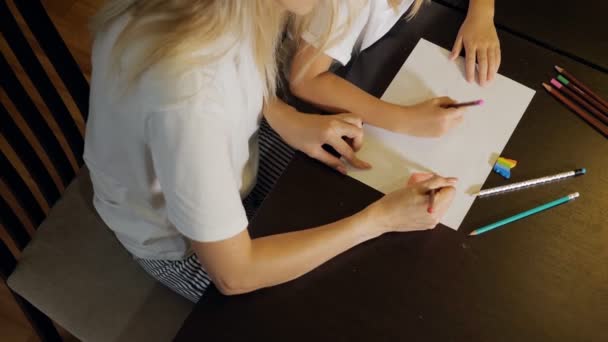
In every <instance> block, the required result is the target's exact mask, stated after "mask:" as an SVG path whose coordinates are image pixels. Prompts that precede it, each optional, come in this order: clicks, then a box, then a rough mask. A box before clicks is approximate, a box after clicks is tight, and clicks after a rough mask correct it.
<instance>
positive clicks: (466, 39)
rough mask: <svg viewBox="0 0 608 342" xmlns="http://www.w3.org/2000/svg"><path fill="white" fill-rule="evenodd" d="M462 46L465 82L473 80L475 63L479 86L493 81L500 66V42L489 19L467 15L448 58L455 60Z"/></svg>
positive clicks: (491, 20) (492, 22)
mask: <svg viewBox="0 0 608 342" xmlns="http://www.w3.org/2000/svg"><path fill="white" fill-rule="evenodd" d="M463 46H464V48H465V51H466V57H465V60H466V66H465V69H466V76H467V81H469V82H472V81H474V80H475V61H477V64H478V70H477V71H478V77H479V84H480V85H481V86H484V85H486V84H487V83H488V82H491V81H493V80H494V77H495V76H496V73H497V72H498V67H499V66H500V42H499V41H498V35H497V34H496V28H495V27H494V21H493V19H492V18H491V17H488V16H483V15H467V18H466V19H465V21H464V23H462V26H461V27H460V31H459V32H458V36H457V37H456V42H455V43H454V47H453V48H452V54H451V55H450V58H451V59H452V60H454V59H456V57H458V56H459V55H460V51H461V50H462V47H463Z"/></svg>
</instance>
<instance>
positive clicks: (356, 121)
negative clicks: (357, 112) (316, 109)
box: [336, 114, 363, 128]
mask: <svg viewBox="0 0 608 342" xmlns="http://www.w3.org/2000/svg"><path fill="white" fill-rule="evenodd" d="M336 117H338V118H340V120H343V121H346V122H348V123H349V124H351V125H355V126H357V127H359V128H363V120H362V119H361V118H359V117H357V116H354V115H352V114H338V115H336Z"/></svg>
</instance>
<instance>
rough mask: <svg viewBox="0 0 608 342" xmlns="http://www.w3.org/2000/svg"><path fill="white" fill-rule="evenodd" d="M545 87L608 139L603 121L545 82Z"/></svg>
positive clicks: (606, 127)
mask: <svg viewBox="0 0 608 342" xmlns="http://www.w3.org/2000/svg"><path fill="white" fill-rule="evenodd" d="M543 87H545V89H547V91H548V92H549V94H551V95H553V96H554V97H555V98H557V100H558V101H560V102H561V103H563V104H564V105H565V106H566V107H568V108H570V110H572V111H573V112H575V113H576V114H578V115H579V116H580V117H581V118H583V120H585V121H587V123H589V124H590V125H592V126H593V127H595V128H596V129H597V130H598V131H600V132H601V133H602V134H603V135H604V136H605V137H608V126H606V125H604V124H603V123H602V122H601V121H599V120H598V119H596V118H595V117H594V116H593V115H591V114H589V113H587V112H585V111H584V110H582V109H581V107H579V106H577V105H576V104H574V103H573V102H572V101H570V100H568V99H567V98H566V97H565V96H564V95H562V94H560V93H559V92H558V91H557V90H555V89H553V87H551V86H550V85H548V84H547V83H544V82H543Z"/></svg>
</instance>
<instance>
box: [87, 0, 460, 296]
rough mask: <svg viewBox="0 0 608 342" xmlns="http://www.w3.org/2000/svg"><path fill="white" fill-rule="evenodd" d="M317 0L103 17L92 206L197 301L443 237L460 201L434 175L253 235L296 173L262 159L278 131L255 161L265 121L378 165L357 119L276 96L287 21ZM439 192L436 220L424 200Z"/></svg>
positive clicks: (97, 55)
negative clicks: (434, 231)
mask: <svg viewBox="0 0 608 342" xmlns="http://www.w3.org/2000/svg"><path fill="white" fill-rule="evenodd" d="M316 2H317V1H316V0H298V1H293V0H267V1H243V0H190V1H167V0H113V1H110V2H109V3H108V4H107V5H106V7H105V8H104V10H102V11H101V12H100V13H99V14H98V16H97V17H96V25H95V26H96V37H95V43H94V47H93V74H92V78H91V110H90V116H89V120H88V122H87V135H86V144H85V160H86V164H87V166H88V168H89V170H90V174H91V179H92V182H93V187H94V194H95V195H94V205H95V208H96V209H97V211H98V213H99V214H100V216H101V218H102V219H103V220H104V222H105V223H106V224H107V225H108V226H109V227H110V228H111V229H112V230H113V231H114V232H115V234H116V236H117V238H118V240H119V241H120V242H121V243H122V244H123V245H124V246H125V248H126V249H127V250H128V251H129V252H130V253H131V254H133V256H134V257H135V259H136V260H137V261H138V262H139V263H140V265H141V266H142V267H143V268H144V269H145V270H146V271H147V272H148V273H149V274H151V275H152V276H153V277H155V278H156V279H158V280H159V281H160V282H162V283H163V284H165V285H166V286H168V287H169V288H171V289H173V290H174V291H176V292H177V293H179V294H181V295H182V296H184V297H186V298H188V299H190V300H192V301H194V302H196V301H198V299H199V298H200V296H201V295H202V294H203V293H204V291H205V289H206V288H207V287H208V286H209V284H210V282H213V283H214V284H215V286H216V287H217V288H218V289H219V290H220V291H221V292H222V293H224V294H228V295H230V294H237V293H243V292H248V291H253V290H255V289H259V288H262V287H267V286H272V285H276V284H280V283H283V282H286V281H289V280H292V279H294V278H297V277H299V276H301V275H302V274H304V273H306V272H309V271H310V270H312V269H314V268H315V267H317V266H319V265H320V264H322V263H324V262H325V261H327V260H328V259H330V258H333V257H334V256H336V255H338V254H340V253H342V252H344V251H345V250H347V249H349V248H351V247H353V246H355V245H357V244H359V243H361V242H363V241H366V240H369V239H372V238H375V237H377V236H379V235H381V234H383V233H385V232H389V231H412V230H422V229H429V228H432V227H434V226H435V225H436V224H437V222H438V221H439V219H440V218H441V217H442V215H443V214H444V213H445V211H446V210H447V208H448V206H449V204H450V202H451V200H452V198H453V195H454V188H453V187H452V186H453V185H454V184H455V182H456V180H455V179H451V178H443V177H439V176H435V177H432V178H431V179H429V180H426V181H424V182H420V183H417V184H415V185H413V186H408V187H405V188H403V189H402V190H399V191H396V192H394V193H391V194H388V195H387V196H385V197H384V198H382V199H380V200H378V201H377V202H375V203H373V204H371V205H370V206H369V207H367V208H365V209H364V210H362V211H361V212H359V213H357V214H355V215H353V216H351V217H347V218H344V219H342V220H340V221H337V222H333V223H329V224H326V225H324V226H321V227H316V228H310V229H307V230H301V231H296V232H291V233H285V234H277V235H272V236H266V237H262V238H256V239H252V238H251V237H250V236H249V232H248V231H247V225H248V217H251V214H252V213H253V212H254V211H255V209H256V203H258V202H259V201H260V199H262V198H263V196H264V195H265V193H266V192H267V191H268V190H269V186H270V185H271V184H272V183H273V182H274V179H275V178H276V177H277V176H278V175H279V174H280V173H281V171H282V170H281V168H282V167H283V166H284V164H285V158H283V157H282V156H281V155H274V154H272V155H270V154H268V153H265V152H264V139H265V138H264V137H266V138H267V139H268V129H269V128H268V127H266V128H264V127H262V130H261V132H260V136H261V137H260V138H259V139H260V140H261V143H260V146H261V147H260V151H259V153H258V133H257V132H258V128H259V122H260V118H261V116H262V115H264V117H265V118H266V119H268V122H269V123H270V125H271V126H272V127H273V128H274V129H275V130H276V131H277V132H278V133H279V134H280V135H281V137H283V138H284V139H285V141H286V142H287V143H288V144H290V145H291V146H292V147H293V148H296V149H300V150H302V151H304V152H305V153H307V154H308V155H310V156H312V157H314V158H317V159H319V160H321V161H323V162H325V163H327V164H329V165H332V166H334V167H336V168H338V169H339V168H340V167H341V166H342V164H341V162H340V161H339V159H337V158H335V157H334V156H332V155H330V154H328V153H327V152H325V150H323V148H322V145H324V144H329V145H331V146H333V148H334V149H336V150H337V151H339V152H340V153H341V154H342V155H343V156H344V157H345V158H346V159H348V160H349V161H350V162H351V163H352V164H353V165H354V166H359V167H367V165H366V164H365V163H363V162H361V161H358V160H357V159H356V158H354V157H353V154H354V150H353V148H354V149H357V148H358V147H359V146H360V145H361V142H362V141H361V138H362V128H361V120H360V119H359V118H357V117H355V116H354V115H351V114H342V115H334V116H322V115H305V114H302V113H299V112H297V111H296V110H295V109H294V108H292V107H290V106H288V105H286V104H285V103H283V102H281V101H280V100H278V99H277V98H276V97H275V96H273V94H274V93H275V84H276V82H275V74H276V63H275V60H276V45H277V43H278V41H279V40H280V37H281V33H282V31H283V29H284V23H285V21H286V17H287V15H288V14H289V13H290V12H291V13H292V14H296V15H304V14H306V13H308V12H310V11H311V10H312V9H313V7H314V6H315V4H316ZM302 22H305V21H302ZM302 25H303V24H302ZM342 137H348V138H351V139H352V141H353V146H354V147H353V148H351V146H350V145H349V144H347V143H345V142H344V140H342ZM439 188H440V189H441V190H440V191H439V192H438V194H437V196H436V197H435V206H436V209H437V210H436V211H435V212H434V213H433V214H432V215H429V214H428V213H427V212H426V210H425V209H426V207H425V204H426V203H427V201H428V196H427V195H426V194H427V192H428V191H429V190H431V189H439ZM247 214H249V215H247Z"/></svg>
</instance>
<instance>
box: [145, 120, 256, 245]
mask: <svg viewBox="0 0 608 342" xmlns="http://www.w3.org/2000/svg"><path fill="white" fill-rule="evenodd" d="M195 111H196V110H195V109H194V108H180V109H174V110H171V111H167V112H160V113H154V114H152V115H150V116H149V117H148V119H147V122H146V139H147V140H148V146H149V148H150V153H151V155H152V160H153V164H154V170H155V172H156V173H157V177H158V179H159V183H160V187H161V190H162V193H163V195H164V197H165V202H166V208H167V216H168V219H169V221H170V222H171V223H172V224H173V225H174V226H175V227H176V229H177V230H178V231H179V232H180V233H182V234H183V235H185V236H186V237H188V238H190V239H192V240H195V241H202V242H211V241H219V240H223V239H227V238H230V237H232V236H235V235H236V234H238V233H240V232H241V231H243V230H244V229H246V228H247V224H248V222H247V216H246V214H245V210H244V208H243V205H242V202H241V198H240V194H239V180H238V179H235V175H238V173H235V172H233V171H234V170H233V165H232V162H231V158H230V153H229V152H230V148H231V146H230V139H229V137H230V136H229V129H228V127H227V124H226V122H225V121H224V120H223V119H222V118H221V117H220V116H219V115H206V114H201V113H197V112H195ZM199 111H200V110H199Z"/></svg>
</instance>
